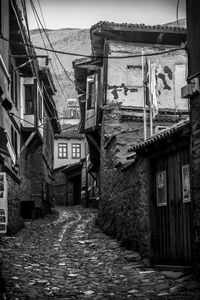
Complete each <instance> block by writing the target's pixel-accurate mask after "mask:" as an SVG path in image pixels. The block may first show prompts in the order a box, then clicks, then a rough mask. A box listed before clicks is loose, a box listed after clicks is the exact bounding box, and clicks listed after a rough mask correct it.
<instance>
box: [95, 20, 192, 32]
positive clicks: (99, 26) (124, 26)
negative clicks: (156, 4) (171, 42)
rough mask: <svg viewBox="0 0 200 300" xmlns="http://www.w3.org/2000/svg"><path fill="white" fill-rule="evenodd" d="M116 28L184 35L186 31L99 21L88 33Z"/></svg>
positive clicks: (166, 26) (169, 27)
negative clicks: (162, 31)
mask: <svg viewBox="0 0 200 300" xmlns="http://www.w3.org/2000/svg"><path fill="white" fill-rule="evenodd" d="M109 27H110V28H113V29H114V28H116V29H119V28H121V29H141V30H144V29H145V30H147V29H148V30H158V31H159V30H164V31H172V32H174V31H177V32H179V31H181V32H182V33H186V29H185V28H183V27H178V26H168V25H145V24H137V23H135V24H132V23H114V22H107V21H100V22H98V23H97V24H95V25H93V26H92V27H91V29H90V32H91V33H92V32H93V31H100V30H101V29H104V28H109Z"/></svg>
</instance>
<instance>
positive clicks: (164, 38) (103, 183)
mask: <svg viewBox="0 0 200 300" xmlns="http://www.w3.org/2000/svg"><path fill="white" fill-rule="evenodd" d="M90 34H91V45H92V57H91V59H89V58H88V59H79V60H75V61H74V62H73V67H74V70H75V77H76V82H77V91H78V93H79V96H80V97H79V100H80V112H81V120H82V122H81V124H82V127H81V128H80V130H81V132H84V134H85V136H86V139H87V141H88V145H89V161H90V163H89V164H88V166H87V169H86V170H87V172H86V174H87V173H90V172H92V173H93V175H94V177H95V178H96V183H97V190H98V191H99V223H100V225H101V227H102V228H103V229H104V230H105V231H106V232H107V233H110V234H113V235H115V236H116V235H117V237H118V238H119V239H122V240H124V241H125V240H126V242H128V243H129V242H130V245H132V246H136V245H137V247H136V249H137V250H139V251H140V253H142V255H143V256H144V257H145V256H148V255H147V253H148V251H147V250H146V249H147V248H145V246H144V245H145V243H146V242H147V243H148V242H149V237H148V236H147V235H143V234H141V232H140V228H139V226H134V225H133V224H132V226H130V223H129V221H128V220H129V219H130V218H131V219H132V220H133V219H134V217H135V218H138V219H140V220H143V218H145V214H148V211H146V212H145V211H144V210H143V208H142V207H143V205H142V203H141V201H138V198H137V194H132V191H131V189H129V188H127V186H126V184H128V182H129V181H130V180H132V181H137V179H138V176H139V175H140V171H138V172H139V173H137V171H136V170H134V171H133V170H132V171H131V172H130V174H129V176H127V177H124V179H123V180H121V176H122V175H121V169H122V168H124V167H125V166H126V164H127V159H126V157H127V155H128V149H129V148H130V147H134V146H135V145H137V144H140V143H141V142H144V141H145V140H146V139H148V138H151V136H154V135H157V134H159V133H160V132H161V131H162V130H163V129H167V128H170V127H171V126H172V125H173V124H174V123H178V122H179V121H181V120H186V119H187V117H188V100H187V99H182V98H181V87H182V86H184V85H185V82H186V77H187V56H186V53H185V50H184V49H182V48H181V46H182V42H183V41H185V39H186V30H185V29H180V30H178V28H174V27H169V26H145V25H143V24H142V25H138V24H115V23H108V22H100V23H98V24H96V25H94V26H93V27H92V28H91V31H90ZM146 57H147V58H146ZM152 69H154V70H156V72H155V73H154V78H155V81H156V88H157V90H156V98H157V104H156V106H157V107H156V110H157V111H156V113H155V114H154V115H153V112H154V107H153V105H152V106H150V108H149V107H148V106H147V104H148V100H151V97H152V96H151V95H150V94H148V90H149V89H150V85H151V83H149V84H148V85H147V84H146V82H148V81H149V77H150V76H152V75H150V74H152V73H151V71H152ZM80 89H81V91H80ZM83 91H84V93H83ZM152 115H153V116H152ZM125 182H126V184H125ZM143 183H144V182H143V180H142V182H141V183H140V182H138V181H137V184H138V186H137V188H138V189H140V187H141V185H142V184H143ZM146 188H147V187H146ZM121 190H122V191H123V192H122V193H121V194H120V196H119V194H118V192H119V191H121ZM143 192H144V194H145V193H146V192H147V191H145V190H144V191H143ZM140 200H141V198H140ZM116 207H117V208H116ZM122 214H123V215H124V219H123V221H122V216H121V215H122ZM118 215H119V217H118ZM142 215H143V218H142ZM148 217H149V216H148ZM117 220H118V221H117ZM120 222H123V226H122V224H121V225H120ZM116 224H117V225H116ZM140 224H142V221H141V223H140ZM144 224H146V223H144ZM116 226H117V228H116ZM144 226H146V225H144ZM127 231H132V237H133V236H134V237H133V238H131V239H129V237H128V236H129V235H127V236H126V233H127ZM145 232H146V233H147V232H148V235H149V234H150V231H149V229H148V227H146V229H145ZM129 233H130V232H129ZM141 236H142V238H141V239H140V242H141V240H142V242H141V245H139V244H138V243H140V242H139V241H137V240H138V238H139V237H141ZM149 253H150V252H149ZM148 257H150V256H148Z"/></svg>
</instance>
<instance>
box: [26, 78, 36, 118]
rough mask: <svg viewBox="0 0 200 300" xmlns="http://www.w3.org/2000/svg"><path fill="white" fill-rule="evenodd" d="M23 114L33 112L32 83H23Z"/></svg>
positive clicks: (31, 113)
mask: <svg viewBox="0 0 200 300" xmlns="http://www.w3.org/2000/svg"><path fill="white" fill-rule="evenodd" d="M25 114H27V115H33V114H34V107H33V85H32V84H26V85H25Z"/></svg>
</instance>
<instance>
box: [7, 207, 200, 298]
mask: <svg viewBox="0 0 200 300" xmlns="http://www.w3.org/2000/svg"><path fill="white" fill-rule="evenodd" d="M96 214H97V213H96V211H95V210H91V209H84V208H81V207H79V206H77V207H66V208H59V217H56V215H55V214H54V215H49V216H47V217H46V218H45V219H43V220H36V221H31V222H26V226H25V228H24V229H22V230H21V231H20V232H19V233H18V234H17V235H15V236H13V237H4V238H3V241H2V245H1V250H2V252H3V276H4V279H5V280H6V288H7V294H8V299H11V300H12V299H15V300H17V299H63V300H67V299H94V300H97V299H105V300H107V299H111V300H112V299H115V300H120V299H144V300H147V299H180V300H182V299H200V285H199V284H198V283H197V282H195V281H193V278H192V275H186V274H183V273H181V272H172V271H168V272H167V271H165V272H161V271H156V270H154V269H152V268H147V267H145V266H144V265H143V262H142V261H141V259H140V256H139V255H138V254H137V253H135V252H133V251H130V250H126V249H125V248H123V247H121V246H120V244H119V243H118V242H117V241H116V240H114V239H111V238H110V237H108V236H106V235H105V234H104V233H102V231H101V230H100V229H98V228H97V227H95V225H94V224H95V217H96Z"/></svg>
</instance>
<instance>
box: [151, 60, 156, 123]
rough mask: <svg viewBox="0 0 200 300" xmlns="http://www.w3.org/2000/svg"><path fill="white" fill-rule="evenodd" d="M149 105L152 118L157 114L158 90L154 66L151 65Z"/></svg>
mask: <svg viewBox="0 0 200 300" xmlns="http://www.w3.org/2000/svg"><path fill="white" fill-rule="evenodd" d="M150 89H151V104H152V116H153V118H155V116H156V115H157V114H158V89H157V80H156V64H151V82H150Z"/></svg>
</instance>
